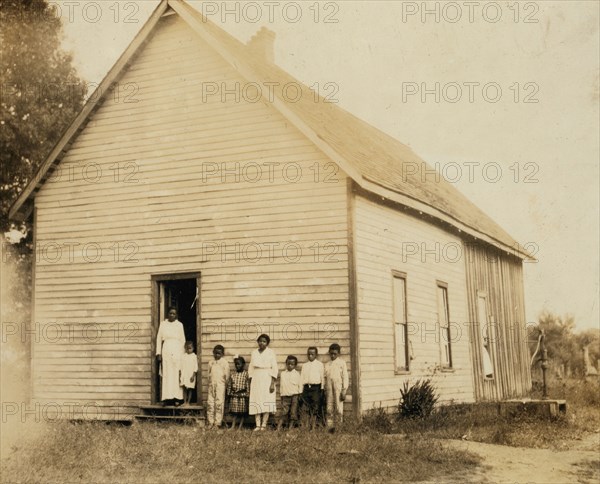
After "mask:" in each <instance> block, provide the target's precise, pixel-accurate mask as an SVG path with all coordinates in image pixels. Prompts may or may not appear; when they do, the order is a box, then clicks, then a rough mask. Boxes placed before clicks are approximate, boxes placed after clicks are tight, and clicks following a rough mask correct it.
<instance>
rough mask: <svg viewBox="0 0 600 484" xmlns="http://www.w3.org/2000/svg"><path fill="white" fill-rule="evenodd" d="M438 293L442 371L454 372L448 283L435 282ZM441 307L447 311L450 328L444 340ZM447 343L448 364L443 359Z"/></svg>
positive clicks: (446, 329) (447, 328)
mask: <svg viewBox="0 0 600 484" xmlns="http://www.w3.org/2000/svg"><path fill="white" fill-rule="evenodd" d="M435 286H436V291H435V293H436V294H435V297H436V298H437V307H438V324H439V325H440V366H441V367H442V371H454V365H453V362H452V334H451V331H450V295H449V292H450V291H449V290H448V283H447V282H444V281H435ZM440 289H442V294H445V300H442V301H440V300H439V298H440ZM440 307H442V308H443V310H444V311H445V313H446V314H445V316H446V321H447V324H448V326H446V327H445V334H446V338H445V340H444V337H443V332H442V329H443V327H442V318H441V316H442V315H441V314H440ZM446 343H447V345H448V363H446V362H445V361H444V357H443V348H444V345H445V344H446Z"/></svg>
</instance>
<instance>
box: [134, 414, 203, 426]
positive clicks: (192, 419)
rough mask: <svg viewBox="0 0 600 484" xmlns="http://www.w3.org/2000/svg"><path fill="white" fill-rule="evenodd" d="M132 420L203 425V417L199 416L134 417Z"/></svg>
mask: <svg viewBox="0 0 600 484" xmlns="http://www.w3.org/2000/svg"><path fill="white" fill-rule="evenodd" d="M134 418H135V420H140V421H155V422H161V421H167V422H179V423H193V424H204V417H203V416H200V415H135V416H134Z"/></svg>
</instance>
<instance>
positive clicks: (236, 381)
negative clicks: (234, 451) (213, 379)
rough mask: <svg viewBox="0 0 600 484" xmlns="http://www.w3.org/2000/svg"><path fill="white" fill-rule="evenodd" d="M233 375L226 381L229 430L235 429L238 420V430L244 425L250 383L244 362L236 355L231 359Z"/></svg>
mask: <svg viewBox="0 0 600 484" xmlns="http://www.w3.org/2000/svg"><path fill="white" fill-rule="evenodd" d="M233 363H234V365H235V373H233V374H232V375H231V376H230V377H229V380H227V397H228V398H229V411H230V412H231V415H232V416H233V422H232V423H231V427H230V428H232V429H233V428H235V426H236V423H237V422H238V419H239V425H238V428H239V429H241V428H242V425H243V424H244V417H245V416H246V415H248V398H249V397H250V382H249V380H248V372H247V371H246V370H245V366H246V360H245V359H244V358H243V357H242V356H238V355H236V356H235V357H234V358H233Z"/></svg>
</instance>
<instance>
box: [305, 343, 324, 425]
mask: <svg viewBox="0 0 600 484" xmlns="http://www.w3.org/2000/svg"><path fill="white" fill-rule="evenodd" d="M306 354H307V357H308V361H307V362H306V363H304V364H303V365H302V372H301V374H300V380H301V382H302V405H303V407H304V408H305V412H306V413H307V414H308V427H309V428H310V429H311V430H312V429H314V428H315V426H316V423H317V415H318V413H319V405H320V402H321V391H322V389H323V386H324V385H323V384H324V378H325V374H324V368H323V363H321V362H320V361H319V360H317V355H318V354H319V350H318V349H317V348H316V346H311V347H309V348H308V350H307V353H306Z"/></svg>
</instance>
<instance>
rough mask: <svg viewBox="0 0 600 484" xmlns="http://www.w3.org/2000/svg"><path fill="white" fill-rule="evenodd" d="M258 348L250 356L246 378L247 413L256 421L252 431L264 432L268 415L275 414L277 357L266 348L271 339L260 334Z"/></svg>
mask: <svg viewBox="0 0 600 484" xmlns="http://www.w3.org/2000/svg"><path fill="white" fill-rule="evenodd" d="M256 342H257V343H258V348H257V349H255V350H254V351H252V355H250V364H249V365H248V377H249V378H250V406H249V413H250V415H254V416H255V419H256V428H255V429H254V430H265V429H266V427H267V421H268V420H269V414H270V413H275V408H276V403H275V382H276V381H277V375H278V372H279V368H278V367H277V356H276V355H275V352H274V351H273V350H272V349H271V348H268V346H269V343H270V342H271V338H269V336H268V335H266V334H261V335H260V336H259V337H258V339H257V340H256Z"/></svg>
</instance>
